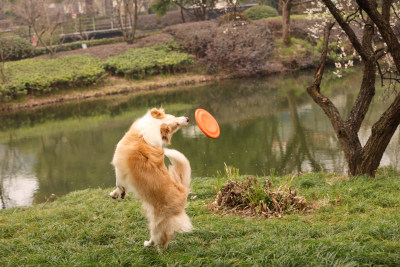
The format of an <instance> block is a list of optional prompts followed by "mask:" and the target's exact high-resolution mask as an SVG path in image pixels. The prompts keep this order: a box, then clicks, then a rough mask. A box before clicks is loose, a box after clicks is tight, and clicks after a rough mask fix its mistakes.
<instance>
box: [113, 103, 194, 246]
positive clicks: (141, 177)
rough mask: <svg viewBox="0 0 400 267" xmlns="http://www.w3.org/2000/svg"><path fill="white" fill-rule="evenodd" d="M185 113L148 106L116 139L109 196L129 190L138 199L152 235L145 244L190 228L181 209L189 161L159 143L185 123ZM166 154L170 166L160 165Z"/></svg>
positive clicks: (164, 241) (160, 242) (162, 241)
mask: <svg viewBox="0 0 400 267" xmlns="http://www.w3.org/2000/svg"><path fill="white" fill-rule="evenodd" d="M188 121H189V119H188V118H186V117H175V116H173V115H169V114H165V113H164V110H163V109H152V110H150V111H148V112H147V113H146V114H145V115H144V116H143V117H141V118H139V119H138V120H136V121H135V122H134V123H133V124H132V126H131V127H130V129H129V131H128V132H127V133H126V134H125V135H124V137H123V138H122V139H121V141H119V143H118V145H117V148H116V150H115V153H114V157H113V160H112V164H113V165H114V167H115V174H116V185H117V188H116V189H115V190H114V191H113V192H111V193H110V196H111V197H112V198H115V199H117V198H124V196H125V193H128V192H133V193H134V195H135V196H137V197H138V198H140V199H141V200H142V206H143V210H144V213H145V216H146V218H147V220H148V222H149V228H150V235H151V237H150V240H149V241H145V242H144V246H151V245H162V246H163V247H164V248H166V247H167V245H168V243H169V241H170V240H171V239H172V238H173V237H174V236H175V234H176V233H177V232H189V231H191V230H192V224H191V222H190V219H189V217H188V216H187V215H186V213H185V206H186V201H187V196H188V194H189V186H190V175H191V169H190V163H189V161H188V160H187V159H186V157H185V156H184V155H183V154H182V153H180V152H179V151H177V150H172V149H167V148H163V145H167V144H169V143H170V140H171V137H172V135H173V134H174V133H175V132H176V131H177V130H179V129H180V128H181V127H183V126H186V125H187V124H188ZM164 156H167V157H168V158H169V160H170V162H171V164H172V165H170V166H169V169H167V168H166V166H165V164H164Z"/></svg>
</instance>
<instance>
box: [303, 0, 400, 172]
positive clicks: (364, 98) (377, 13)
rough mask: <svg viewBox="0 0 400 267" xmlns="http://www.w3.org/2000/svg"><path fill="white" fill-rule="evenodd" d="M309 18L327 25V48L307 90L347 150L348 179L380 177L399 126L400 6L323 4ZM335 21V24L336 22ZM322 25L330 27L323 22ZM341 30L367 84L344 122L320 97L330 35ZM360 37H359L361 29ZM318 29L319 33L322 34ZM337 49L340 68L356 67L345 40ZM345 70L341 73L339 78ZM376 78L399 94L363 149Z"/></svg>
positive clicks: (387, 1) (388, 2)
mask: <svg viewBox="0 0 400 267" xmlns="http://www.w3.org/2000/svg"><path fill="white" fill-rule="evenodd" d="M309 14H310V15H312V14H318V15H317V16H318V17H319V19H320V21H319V23H318V24H319V25H325V26H324V45H323V49H322V54H321V61H320V64H319V66H318V68H317V70H316V72H315V80H314V82H313V84H312V85H311V86H310V87H309V88H307V91H308V93H309V94H310V95H311V97H312V98H313V100H314V101H315V102H316V103H317V104H318V105H319V106H320V107H321V108H322V110H323V111H324V112H325V114H326V115H327V116H328V118H329V120H330V121H331V124H332V126H333V128H334V130H335V133H336V136H337V138H338V139H339V142H340V144H341V147H342V149H343V151H344V154H345V157H346V160H347V163H348V169H349V175H361V174H368V175H371V176H375V172H376V170H377V168H378V167H379V164H380V161H381V159H382V156H383V153H384V151H385V150H386V147H387V145H388V144H389V142H390V140H391V138H392V136H393V134H394V133H395V131H396V129H397V127H398V125H399V123H400V92H398V91H397V90H396V89H395V85H396V83H397V82H400V77H399V73H400V43H399V40H398V38H397V36H396V35H395V29H394V26H395V25H396V23H399V21H400V18H399V3H398V2H397V1H393V0H382V1H379V5H378V1H376V0H356V1H352V0H341V1H333V0H320V1H318V2H317V3H316V4H315V5H314V7H313V8H312V9H310V10H309ZM332 18H333V19H332ZM321 20H323V21H325V23H321ZM336 24H338V25H339V26H340V28H339V30H341V32H342V34H340V35H339V37H347V39H348V41H349V42H350V44H351V46H352V49H353V50H354V55H356V56H357V57H359V58H360V60H361V61H362V63H363V67H364V68H363V79H362V82H361V85H360V89H359V92H358V95H357V98H356V100H355V102H354V104H353V106H352V109H351V111H350V114H349V115H348V117H347V118H343V117H342V115H341V114H340V113H339V111H338V109H337V108H336V106H335V105H334V104H333V103H332V102H331V100H330V99H329V98H328V97H327V96H325V95H323V94H322V93H321V81H322V78H323V73H324V66H325V61H326V58H327V54H328V50H329V49H328V48H329V46H328V44H329V36H330V31H331V29H332V28H333V27H334V25H336ZM357 28H358V29H359V30H360V31H361V33H357V32H356V29H357ZM318 29H320V28H319V27H318V26H316V27H315V28H314V32H315V34H318ZM337 44H338V45H339V46H342V48H341V49H340V51H341V56H340V58H341V59H343V62H341V63H340V62H339V63H340V64H339V63H337V67H339V68H341V69H343V68H346V67H348V66H350V65H351V64H352V61H351V59H350V60H349V59H347V57H346V56H347V55H348V54H349V52H348V51H347V52H346V49H344V48H343V46H344V39H343V38H339V40H338V42H337ZM340 71H341V70H339V71H336V74H337V75H340ZM376 74H378V75H379V76H380V78H381V83H382V84H385V85H386V86H387V88H388V90H391V92H392V93H393V94H394V100H393V102H392V103H391V104H390V105H389V107H388V108H387V109H386V111H385V112H384V113H383V114H382V115H381V117H380V118H379V119H378V120H377V121H376V122H375V124H374V125H373V126H372V130H371V134H370V136H369V138H368V140H367V142H366V144H365V145H364V146H363V145H362V144H361V142H360V139H359V137H358V132H359V130H360V127H361V124H362V122H363V120H364V118H365V115H366V113H367V111H368V108H369V106H370V104H371V101H372V99H373V97H374V95H375V80H376Z"/></svg>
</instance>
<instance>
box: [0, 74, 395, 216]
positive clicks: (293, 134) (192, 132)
mask: <svg viewBox="0 0 400 267" xmlns="http://www.w3.org/2000/svg"><path fill="white" fill-rule="evenodd" d="M359 79H360V75H359V73H355V74H353V76H350V77H348V79H347V80H333V81H328V83H329V86H328V89H329V90H330V94H331V95H332V99H333V101H334V103H336V104H337V105H338V106H339V109H340V110H341V112H343V113H346V112H347V113H348V112H349V110H350V107H351V105H350V104H351V103H352V101H353V99H354V93H353V90H352V88H353V87H355V85H356V84H357V83H358V82H359ZM311 80H312V74H311V73H303V74H299V75H295V76H292V77H287V76H285V77H284V76H276V77H269V78H267V79H254V80H245V81H226V82H223V83H219V84H214V85H211V86H203V87H198V88H181V89H179V90H170V91H168V92H155V93H153V94H143V95H140V96H138V97H133V98H127V97H117V98H114V99H109V100H106V101H105V100H96V101H92V102H89V103H80V104H69V105H62V106H58V107H50V108H46V109H41V110H37V111H35V112H25V111H22V112H16V113H13V114H8V115H3V116H2V120H1V122H0V162H1V166H0V178H1V180H0V195H1V205H2V206H1V207H2V208H7V207H11V206H21V205H30V204H32V203H37V202H43V201H44V200H45V199H46V198H48V197H49V196H50V195H51V194H55V195H56V196H61V195H64V194H66V193H68V192H70V191H74V190H79V189H85V188H88V187H109V186H113V185H114V183H115V178H114V172H113V169H112V167H111V165H110V164H109V162H110V160H111V157H112V154H113V152H114V149H115V145H116V143H117V142H118V141H119V140H120V138H121V137H122V135H123V134H124V133H125V131H126V130H127V128H128V127H129V125H130V124H131V123H132V121H133V120H134V119H135V118H137V117H139V116H141V115H142V114H143V113H144V112H145V111H146V110H147V109H148V108H149V107H154V106H160V105H162V106H163V107H164V108H165V109H166V110H167V112H169V113H172V114H177V115H185V116H189V117H190V118H191V121H192V122H194V111H195V109H196V108H198V107H202V108H205V109H207V110H209V111H210V112H211V113H212V114H214V115H215V117H216V119H217V120H218V122H219V123H220V127H221V136H220V138H218V139H216V140H212V139H209V138H207V137H205V136H204V135H203V134H202V133H201V131H200V130H199V128H198V127H197V126H196V125H195V124H194V123H192V124H191V125H190V126H189V127H187V128H184V129H182V130H181V131H179V132H178V133H176V134H175V135H174V138H173V140H172V147H173V148H176V149H178V150H180V151H182V152H183V153H184V154H185V155H186V156H187V157H188V159H189V160H190V162H191V165H192V169H193V177H203V176H213V175H216V173H217V171H222V170H223V167H224V164H225V163H226V164H227V165H232V166H235V167H236V168H239V169H240V172H241V173H243V174H245V173H247V174H258V175H265V174H269V172H270V170H271V169H275V172H276V173H278V174H282V173H291V172H307V171H320V170H324V171H329V172H340V173H343V172H345V171H346V165H345V160H344V157H343V153H342V152H341V149H340V147H339V143H338V141H337V139H336V137H335V135H334V132H333V130H332V127H331V125H330V123H329V121H328V120H327V118H326V117H325V115H324V114H323V112H321V110H320V108H319V107H317V106H316V105H314V104H313V103H312V101H311V99H310V98H309V97H308V95H306V93H305V89H304V88H306V86H307V85H309V84H310V82H311ZM355 88H356V87H355ZM384 108H385V104H384V103H380V102H379V101H377V103H375V104H374V106H373V107H372V108H371V112H369V113H368V115H367V118H366V120H367V123H366V125H367V126H364V127H363V128H362V129H361V131H360V138H361V139H362V140H363V142H365V140H366V138H367V137H368V135H369V131H370V130H369V126H368V125H370V122H372V121H374V120H376V118H377V117H378V116H379V114H380V113H381V112H382V111H383V110H384ZM399 145H400V136H399V133H398V132H397V133H396V134H395V136H394V137H393V140H392V142H391V145H390V146H389V148H388V149H387V151H386V153H385V155H384V158H383V160H382V164H384V165H386V164H391V165H394V166H397V167H400V164H399V161H400V159H399V157H400V156H399V147H400V146H399Z"/></svg>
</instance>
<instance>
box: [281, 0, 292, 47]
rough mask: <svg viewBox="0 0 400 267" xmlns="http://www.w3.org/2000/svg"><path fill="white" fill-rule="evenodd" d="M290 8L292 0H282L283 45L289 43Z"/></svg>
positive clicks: (288, 44)
mask: <svg viewBox="0 0 400 267" xmlns="http://www.w3.org/2000/svg"><path fill="white" fill-rule="evenodd" d="M291 8H292V0H282V41H283V45H284V46H286V47H288V46H290V45H291V43H292V42H291V39H290V11H291Z"/></svg>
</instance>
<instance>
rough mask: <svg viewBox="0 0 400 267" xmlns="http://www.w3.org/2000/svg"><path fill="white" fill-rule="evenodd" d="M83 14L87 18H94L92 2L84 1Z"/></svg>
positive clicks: (90, 0)
mask: <svg viewBox="0 0 400 267" xmlns="http://www.w3.org/2000/svg"><path fill="white" fill-rule="evenodd" d="M85 12H86V15H87V16H88V17H89V18H94V17H95V16H96V11H95V9H94V0H85Z"/></svg>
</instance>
